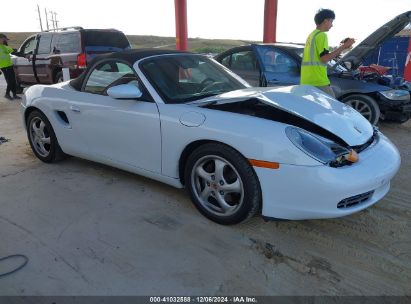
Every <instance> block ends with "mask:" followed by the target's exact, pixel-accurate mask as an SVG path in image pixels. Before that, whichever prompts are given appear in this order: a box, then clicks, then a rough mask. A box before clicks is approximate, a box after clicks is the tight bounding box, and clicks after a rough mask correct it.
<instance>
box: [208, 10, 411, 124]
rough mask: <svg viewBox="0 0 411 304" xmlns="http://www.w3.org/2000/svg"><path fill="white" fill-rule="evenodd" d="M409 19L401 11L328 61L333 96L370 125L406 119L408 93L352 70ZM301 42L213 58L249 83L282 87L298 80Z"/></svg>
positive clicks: (410, 107) (257, 46)
mask: <svg viewBox="0 0 411 304" xmlns="http://www.w3.org/2000/svg"><path fill="white" fill-rule="evenodd" d="M410 20H411V12H406V13H404V14H401V15H399V16H397V17H396V18H394V19H393V20H391V21H390V22H388V23H387V24H385V25H384V26H382V27H381V28H379V29H377V30H376V31H375V32H374V33H373V34H371V35H370V36H369V37H368V38H366V39H365V40H364V41H363V42H361V43H360V44H359V45H358V46H356V47H355V48H354V49H352V50H351V51H349V52H348V53H346V54H345V55H344V56H343V57H342V58H341V59H339V60H338V61H332V62H330V63H329V69H328V73H329V79H330V81H331V86H332V88H333V90H334V92H335V95H336V98H337V99H338V100H340V101H342V102H344V103H346V104H348V105H350V106H352V107H353V108H354V109H356V110H357V111H359V112H360V113H361V114H362V115H363V116H364V117H365V118H367V119H368V120H369V121H370V122H371V123H372V124H376V123H377V122H378V120H379V119H380V118H381V119H384V120H392V121H398V122H405V121H407V120H408V119H409V118H410V114H411V102H410V92H409V91H407V90H398V89H393V88H390V87H388V86H384V85H381V84H379V83H377V82H375V81H370V82H367V81H366V80H367V79H360V78H359V72H358V71H356V69H357V68H358V67H359V66H360V65H361V62H362V60H363V58H366V57H367V56H368V54H370V52H372V51H373V50H374V49H375V48H376V47H378V46H379V45H380V44H381V43H383V42H384V41H385V40H386V39H389V38H390V37H392V36H393V35H395V34H396V33H397V32H399V31H400V30H401V29H403V28H404V27H405V26H406V25H407V24H409V22H410ZM303 49H304V45H302V44H281V43H275V44H251V45H247V46H241V47H236V48H232V49H230V50H227V51H225V52H223V53H221V54H218V55H217V56H216V57H215V59H216V60H217V61H219V62H220V63H222V64H223V65H225V66H226V67H228V68H229V69H231V70H232V71H233V72H235V73H237V74H238V75H240V76H241V77H242V78H244V79H245V80H246V81H248V82H249V83H250V84H251V85H252V86H263V87H264V86H284V85H293V84H298V83H299V82H300V68H301V60H302V54H303Z"/></svg>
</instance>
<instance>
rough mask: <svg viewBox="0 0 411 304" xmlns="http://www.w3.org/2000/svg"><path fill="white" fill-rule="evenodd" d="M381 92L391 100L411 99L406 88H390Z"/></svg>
mask: <svg viewBox="0 0 411 304" xmlns="http://www.w3.org/2000/svg"><path fill="white" fill-rule="evenodd" d="M379 93H380V94H381V95H382V96H384V97H385V98H387V99H389V100H410V93H408V91H405V90H388V91H380V92H379Z"/></svg>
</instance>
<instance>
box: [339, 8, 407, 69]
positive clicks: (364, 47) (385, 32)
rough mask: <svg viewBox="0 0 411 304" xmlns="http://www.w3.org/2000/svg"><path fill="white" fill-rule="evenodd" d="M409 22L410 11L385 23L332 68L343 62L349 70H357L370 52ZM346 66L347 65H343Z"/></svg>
mask: <svg viewBox="0 0 411 304" xmlns="http://www.w3.org/2000/svg"><path fill="white" fill-rule="evenodd" d="M410 21H411V11H408V12H405V13H402V14H401V15H398V16H397V17H395V18H394V19H392V20H391V21H389V22H387V23H386V24H384V25H383V26H381V27H380V28H378V29H377V30H376V31H375V32H374V33H372V34H371V35H369V36H368V37H367V38H366V39H364V41H362V42H361V43H360V44H358V45H357V46H356V47H355V48H353V49H352V50H351V51H349V52H348V53H347V54H345V55H344V56H343V57H342V58H341V59H340V60H338V61H337V62H336V63H335V64H334V66H333V67H336V66H337V65H339V64H343V63H345V62H350V63H351V69H352V70H355V69H357V68H358V67H359V66H360V65H361V63H362V61H363V60H364V58H366V57H367V56H368V55H369V54H370V53H371V52H373V51H374V50H375V49H376V48H377V47H379V46H380V45H381V44H382V43H384V41H386V40H387V39H389V38H391V37H393V36H394V35H395V34H397V33H398V32H399V31H401V30H402V29H403V28H404V27H405V26H406V25H407V24H408V23H409V22H410ZM345 66H347V65H345Z"/></svg>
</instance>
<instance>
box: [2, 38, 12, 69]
mask: <svg viewBox="0 0 411 304" xmlns="http://www.w3.org/2000/svg"><path fill="white" fill-rule="evenodd" d="M11 52H13V49H12V48H10V47H8V46H6V45H4V44H0V69H2V68H7V67H9V66H12V65H13V61H11V57H10V53H11Z"/></svg>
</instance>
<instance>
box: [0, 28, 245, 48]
mask: <svg viewBox="0 0 411 304" xmlns="http://www.w3.org/2000/svg"><path fill="white" fill-rule="evenodd" d="M4 34H6V35H7V37H9V38H10V41H9V45H10V47H12V48H18V47H19V46H20V45H21V44H22V42H23V41H24V40H25V39H26V38H27V37H28V36H30V35H33V34H34V33H29V32H18V33H17V32H15V33H4ZM127 38H128V40H129V41H130V43H131V45H132V46H133V48H166V49H175V41H176V39H175V37H159V36H143V35H127ZM250 42H251V41H245V40H229V39H202V38H189V39H188V48H189V50H190V51H193V52H199V53H218V52H222V51H224V50H226V49H229V48H231V47H234V46H239V45H243V44H247V43H250Z"/></svg>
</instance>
